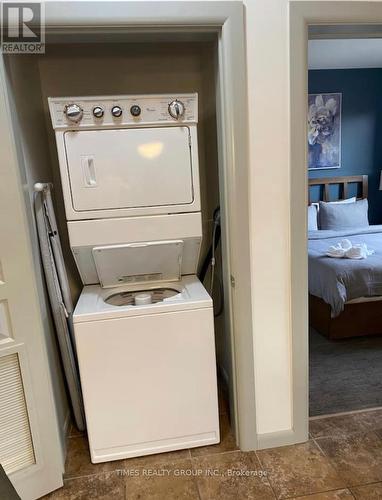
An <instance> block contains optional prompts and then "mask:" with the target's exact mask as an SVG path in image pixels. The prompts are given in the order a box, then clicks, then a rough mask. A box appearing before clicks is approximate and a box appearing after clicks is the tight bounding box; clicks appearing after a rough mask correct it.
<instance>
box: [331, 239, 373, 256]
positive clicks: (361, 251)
mask: <svg viewBox="0 0 382 500" xmlns="http://www.w3.org/2000/svg"><path fill="white" fill-rule="evenodd" d="M374 253H375V252H374V250H371V249H369V248H368V247H367V245H366V243H357V244H355V245H353V244H352V242H351V241H350V240H348V239H347V238H345V239H343V240H342V241H341V242H340V243H337V245H331V246H330V247H329V248H328V251H327V252H326V255H327V256H328V257H332V258H336V259H342V258H343V257H346V258H347V259H355V260H360V259H367V257H369V255H373V254H374Z"/></svg>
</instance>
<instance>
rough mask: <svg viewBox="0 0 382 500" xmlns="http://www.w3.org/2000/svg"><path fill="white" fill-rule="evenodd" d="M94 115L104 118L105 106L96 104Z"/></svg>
mask: <svg viewBox="0 0 382 500" xmlns="http://www.w3.org/2000/svg"><path fill="white" fill-rule="evenodd" d="M93 115H94V116H95V117H96V118H102V117H103V115H104V110H103V108H101V106H94V108H93Z"/></svg>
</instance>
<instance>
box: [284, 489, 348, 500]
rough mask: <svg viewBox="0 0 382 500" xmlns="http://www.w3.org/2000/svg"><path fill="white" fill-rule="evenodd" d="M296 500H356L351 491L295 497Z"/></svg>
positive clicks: (326, 492)
mask: <svg viewBox="0 0 382 500" xmlns="http://www.w3.org/2000/svg"><path fill="white" fill-rule="evenodd" d="M294 500H354V496H353V495H352V494H351V492H350V490H335V491H325V492H324V493H315V494H314V495H307V496H303V497H294Z"/></svg>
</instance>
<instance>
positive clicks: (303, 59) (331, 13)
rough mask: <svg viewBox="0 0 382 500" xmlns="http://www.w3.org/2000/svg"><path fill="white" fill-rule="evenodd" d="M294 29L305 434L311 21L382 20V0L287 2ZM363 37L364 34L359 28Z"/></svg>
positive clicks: (293, 151) (298, 389)
mask: <svg viewBox="0 0 382 500" xmlns="http://www.w3.org/2000/svg"><path fill="white" fill-rule="evenodd" d="M289 14H290V16H289V19H290V25H289V34H290V51H289V53H290V106H289V109H290V130H291V135H290V140H291V142H290V165H291V168H290V241H291V252H290V255H291V322H292V325H291V326H292V378H293V381H292V385H293V401H292V408H293V428H294V431H295V434H296V441H299V440H302V441H303V440H305V439H306V436H307V429H308V421H309V413H308V394H309V380H308V366H309V359H308V251H307V244H308V242H307V220H306V217H307V210H306V207H307V204H308V174H307V167H306V165H307V139H306V138H307V123H306V116H307V106H308V104H307V94H308V26H309V25H311V24H332V25H333V24H358V25H359V24H380V23H381V24H382V2H365V1H360V2H352V1H338V2H327V1H322V0H321V1H299V0H291V1H290V3H289ZM357 35H358V37H360V33H359V32H358V33H357Z"/></svg>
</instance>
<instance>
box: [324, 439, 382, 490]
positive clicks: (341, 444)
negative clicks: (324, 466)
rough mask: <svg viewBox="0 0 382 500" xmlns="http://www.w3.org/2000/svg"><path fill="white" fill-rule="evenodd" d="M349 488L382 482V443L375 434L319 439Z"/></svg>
mask: <svg viewBox="0 0 382 500" xmlns="http://www.w3.org/2000/svg"><path fill="white" fill-rule="evenodd" d="M317 443H318V445H319V446H320V447H321V449H322V450H323V451H324V453H325V455H326V456H327V457H329V458H330V461H331V462H332V464H334V466H335V467H336V469H337V471H338V473H339V474H340V476H341V477H342V478H343V479H344V480H345V481H346V485H347V486H351V485H357V484H362V483H371V482H377V481H382V441H381V439H380V438H379V437H378V436H377V435H376V434H375V433H374V432H369V433H366V434H353V435H351V436H348V437H346V438H342V439H341V438H334V437H332V438H321V439H317Z"/></svg>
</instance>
